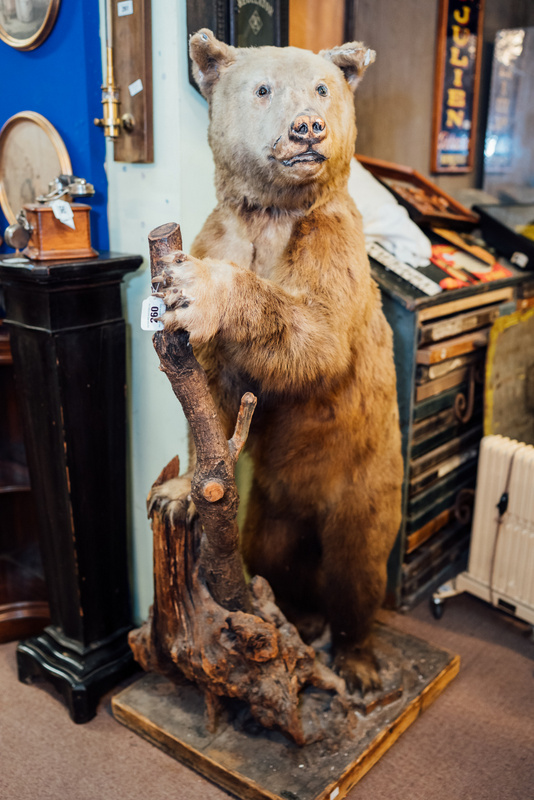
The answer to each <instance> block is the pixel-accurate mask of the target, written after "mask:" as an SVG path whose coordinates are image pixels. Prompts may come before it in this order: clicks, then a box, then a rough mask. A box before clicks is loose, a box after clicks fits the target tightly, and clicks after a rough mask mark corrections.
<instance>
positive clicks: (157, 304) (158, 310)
mask: <svg viewBox="0 0 534 800" xmlns="http://www.w3.org/2000/svg"><path fill="white" fill-rule="evenodd" d="M166 310H167V306H166V305H165V303H164V302H163V300H162V299H161V297H155V296H154V295H151V296H150V297H147V298H146V299H145V300H143V305H142V306H141V327H142V329H143V330H144V331H162V330H163V328H164V325H163V322H161V321H160V320H159V319H158V317H161V315H162V314H163V313H164V312H165V311H166Z"/></svg>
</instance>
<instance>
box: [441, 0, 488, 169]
mask: <svg viewBox="0 0 534 800" xmlns="http://www.w3.org/2000/svg"><path fill="white" fill-rule="evenodd" d="M483 13H484V0H470V2H468V3H466V2H465V0H440V6H439V22H438V35H437V42H436V71H435V76H434V111H433V118H432V163H431V167H430V169H431V171H432V172H437V173H440V172H470V171H471V170H472V169H473V162H474V142H475V135H476V124H477V112H478V89H479V82H480V63H481V57H482V21H483Z"/></svg>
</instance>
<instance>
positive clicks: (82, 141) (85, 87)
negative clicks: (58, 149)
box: [0, 0, 109, 252]
mask: <svg viewBox="0 0 534 800" xmlns="http://www.w3.org/2000/svg"><path fill="white" fill-rule="evenodd" d="M0 75H1V90H0V127H1V126H2V125H3V124H4V122H5V121H6V120H7V119H9V117H11V116H12V115H13V114H16V113H18V112H19V111H37V112H38V113H40V114H42V115H43V116H44V117H46V118H47V119H48V120H49V122H51V123H52V125H54V127H55V128H57V130H58V132H59V134H60V136H61V138H62V139H63V141H64V142H65V145H66V147H67V150H68V152H69V155H70V160H71V163H72V170H73V172H74V174H75V175H78V176H79V177H82V178H85V179H86V180H87V181H89V182H90V183H92V184H93V185H94V187H95V192H96V194H95V196H94V197H93V198H92V199H90V200H89V204H90V206H91V208H92V209H93V210H92V211H91V236H92V244H93V247H95V248H96V249H97V250H108V249H109V235H108V223H107V178H106V172H105V169H104V161H105V141H104V135H103V133H102V130H101V129H100V128H97V127H96V126H95V125H94V123H93V120H94V118H95V117H101V116H102V105H101V103H100V96H101V93H100V86H101V83H102V65H101V56H100V31H99V9H98V0H62V2H61V5H60V8H59V13H58V16H57V20H56V24H55V25H54V27H53V29H52V32H51V33H50V35H49V36H48V38H47V39H46V40H45V41H44V42H43V44H42V45H41V46H40V47H38V48H37V49H36V50H29V51H18V50H15V49H14V48H12V47H10V46H9V45H7V44H5V42H3V41H1V40H0ZM7 224H8V223H7V221H6V219H5V217H4V215H3V214H2V211H1V210H0V233H2V234H3V231H4V230H5V228H6V226H7ZM1 249H2V251H3V252H13V251H12V250H10V249H9V248H7V247H6V245H2V248H1Z"/></svg>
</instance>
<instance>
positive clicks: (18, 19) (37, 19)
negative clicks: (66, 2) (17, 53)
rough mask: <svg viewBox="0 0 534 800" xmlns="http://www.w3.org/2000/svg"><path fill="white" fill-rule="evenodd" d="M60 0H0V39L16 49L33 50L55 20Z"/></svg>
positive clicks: (40, 42) (46, 34) (42, 40)
mask: <svg viewBox="0 0 534 800" xmlns="http://www.w3.org/2000/svg"><path fill="white" fill-rule="evenodd" d="M60 2H61V0H0V39H2V41H4V42H5V43H6V44H8V45H10V47H14V48H15V49H17V50H34V49H35V48H36V47H39V45H40V44H42V43H43V42H44V40H45V39H46V37H47V36H48V34H49V33H50V31H51V30H52V28H53V27H54V23H55V21H56V17H57V13H58V10H59V4H60Z"/></svg>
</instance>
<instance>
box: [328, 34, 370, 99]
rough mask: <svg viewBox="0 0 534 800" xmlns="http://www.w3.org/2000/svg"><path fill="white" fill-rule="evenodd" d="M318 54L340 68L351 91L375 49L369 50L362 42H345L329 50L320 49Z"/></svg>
mask: <svg viewBox="0 0 534 800" xmlns="http://www.w3.org/2000/svg"><path fill="white" fill-rule="evenodd" d="M319 55H320V56H322V57H323V58H326V59H327V60H328V61H331V62H332V63H333V64H335V65H336V67H339V68H340V70H341V71H342V72H343V73H344V75H345V78H346V80H347V83H348V84H349V86H350V88H351V89H352V91H353V92H354V91H355V90H356V87H357V86H358V84H359V83H360V81H361V79H362V78H363V74H364V72H365V70H366V69H367V67H368V66H369V64H372V63H373V61H374V60H375V58H376V53H375V51H374V50H369V48H368V47H366V46H365V45H364V44H363V42H347V44H342V45H341V46H340V47H333V48H332V49H331V50H321V52H320V53H319Z"/></svg>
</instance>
